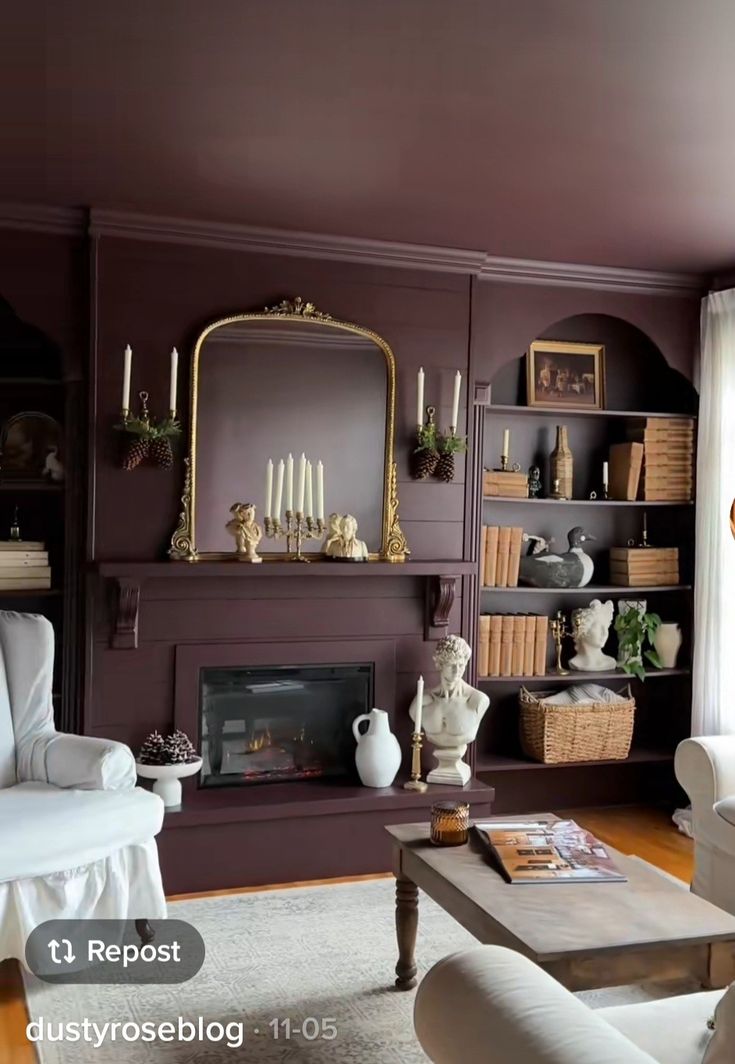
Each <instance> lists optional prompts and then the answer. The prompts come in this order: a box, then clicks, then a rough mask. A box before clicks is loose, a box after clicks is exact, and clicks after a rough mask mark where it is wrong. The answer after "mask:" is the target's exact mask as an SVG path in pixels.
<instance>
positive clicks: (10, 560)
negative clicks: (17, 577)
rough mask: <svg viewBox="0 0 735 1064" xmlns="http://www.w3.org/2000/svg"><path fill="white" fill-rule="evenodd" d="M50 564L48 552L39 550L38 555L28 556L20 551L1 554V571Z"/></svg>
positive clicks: (35, 567) (34, 567)
mask: <svg viewBox="0 0 735 1064" xmlns="http://www.w3.org/2000/svg"><path fill="white" fill-rule="evenodd" d="M47 565H48V554H46V552H45V551H39V552H38V555H33V556H26V555H25V554H22V553H21V552H20V551H18V553H17V554H0V573H2V572H3V571H4V570H5V569H17V568H22V569H39V568H43V566H47Z"/></svg>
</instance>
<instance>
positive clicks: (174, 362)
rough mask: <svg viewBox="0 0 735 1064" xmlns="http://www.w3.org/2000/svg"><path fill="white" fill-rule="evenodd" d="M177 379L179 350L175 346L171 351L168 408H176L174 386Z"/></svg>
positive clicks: (175, 386)
mask: <svg viewBox="0 0 735 1064" xmlns="http://www.w3.org/2000/svg"><path fill="white" fill-rule="evenodd" d="M178 381H179V352H178V351H177V350H176V348H174V349H173V351H172V352H171V382H170V385H169V391H168V408H169V410H173V411H175V410H176V388H177V384H178Z"/></svg>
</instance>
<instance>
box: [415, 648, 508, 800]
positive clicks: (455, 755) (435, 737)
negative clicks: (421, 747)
mask: <svg viewBox="0 0 735 1064" xmlns="http://www.w3.org/2000/svg"><path fill="white" fill-rule="evenodd" d="M471 655H472V650H471V648H470V645H469V643H467V642H466V641H465V640H464V639H462V637H461V636H458V635H448V636H445V637H444V638H443V639H440V640H439V642H438V643H437V645H436V650H435V652H434V664H435V665H436V667H437V669H438V670H439V683H438V685H437V686H436V687H434V688H433V689H432V690H430V691H425V692H424V697H423V702H422V715H421V716H422V720H421V723H422V727H423V729H424V731H425V732H426V738H427V739H428V740H429V742H430V743H432V745H433V746H434V747H435V750H434V757H435V758H436V760H437V767H436V768H435V769H432V771H431V772H430V773H429V775H428V776H427V777H426V778H427V780H428V782H429V783H450V784H455V785H457V786H460V787H462V786H464V784H465V783H467V781H468V780H469V778H470V776H471V771H470V767H469V765H467V764H466V763H465V762H464V761H463V760H462V758H463V757H464V755H465V752H466V750H467V744H468V743H471V742H473V741H474V739H475V738H476V737H477V729H478V728H479V726H480V721H481V720H482V718H483V717H484V716H485V713H486V712H487V709H488V706H489V705H490V699H489V698H488V696H487V695H486V694H485V693H484V692H483V691H478V690H477V689H476V688H475V687H471V686H470V684H468V683H466V682H465V681H464V679H463V676H464V672H465V669H466V668H467V663H468V662H469V660H470V657H471ZM417 708H418V707H417V705H416V699H415V698H414V700H413V702H412V703H411V706H410V708H409V711H408V712H409V714H410V716H411V719H412V720H413V721H415V720H416V710H417Z"/></svg>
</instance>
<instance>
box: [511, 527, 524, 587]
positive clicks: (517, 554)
mask: <svg viewBox="0 0 735 1064" xmlns="http://www.w3.org/2000/svg"><path fill="white" fill-rule="evenodd" d="M522 543H523V529H522V528H511V530H510V547H509V552H508V587H518V574H519V572H520V568H521V545H522Z"/></svg>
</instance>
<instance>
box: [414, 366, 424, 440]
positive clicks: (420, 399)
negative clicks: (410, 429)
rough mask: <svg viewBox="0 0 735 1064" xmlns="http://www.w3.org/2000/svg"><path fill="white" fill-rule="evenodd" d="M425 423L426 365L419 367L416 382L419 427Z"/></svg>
mask: <svg viewBox="0 0 735 1064" xmlns="http://www.w3.org/2000/svg"><path fill="white" fill-rule="evenodd" d="M423 423H424V367H423V366H422V367H421V368H420V369H419V375H418V380H417V384H416V424H417V425H418V427H419V428H421V426H422V425H423Z"/></svg>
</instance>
